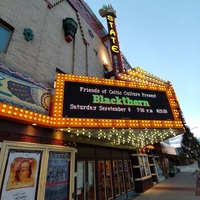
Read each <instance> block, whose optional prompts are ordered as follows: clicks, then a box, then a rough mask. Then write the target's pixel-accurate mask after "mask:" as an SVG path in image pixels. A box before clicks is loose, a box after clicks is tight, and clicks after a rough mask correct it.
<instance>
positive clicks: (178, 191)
mask: <svg viewBox="0 0 200 200" xmlns="http://www.w3.org/2000/svg"><path fill="white" fill-rule="evenodd" d="M180 169H181V172H180V173H178V174H176V175H175V177H170V178H167V179H165V180H164V181H163V182H160V183H158V184H156V185H155V186H153V187H152V188H150V189H149V190H147V191H146V192H144V193H141V194H140V195H139V196H137V197H135V198H134V200H179V199H180V200H197V199H198V200H199V199H200V179H197V174H196V173H195V174H194V175H192V173H193V172H195V171H196V169H197V164H196V163H194V164H192V165H188V166H181V167H180Z"/></svg>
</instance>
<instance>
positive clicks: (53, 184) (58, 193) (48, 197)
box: [45, 151, 71, 200]
mask: <svg viewBox="0 0 200 200" xmlns="http://www.w3.org/2000/svg"><path fill="white" fill-rule="evenodd" d="M70 160H71V153H69V152H58V151H50V152H49V160H48V170H47V179H46V180H47V181H46V189H45V200H68V199H69V179H70Z"/></svg>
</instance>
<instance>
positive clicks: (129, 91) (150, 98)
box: [63, 81, 174, 120]
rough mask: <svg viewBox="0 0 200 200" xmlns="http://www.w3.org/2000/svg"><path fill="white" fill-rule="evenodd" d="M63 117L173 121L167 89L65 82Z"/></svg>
mask: <svg viewBox="0 0 200 200" xmlns="http://www.w3.org/2000/svg"><path fill="white" fill-rule="evenodd" d="M63 117H71V118H99V119H137V120H140V119H141V120H174V116H173V113H172V110H171V107H170V104H169V101H168V97H167V94H166V92H163V91H154V90H143V89H135V88H125V87H117V86H108V85H97V84H89V83H78V82H68V81H66V82H65V89H64V102H63Z"/></svg>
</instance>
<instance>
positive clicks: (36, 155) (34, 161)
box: [0, 149, 42, 200]
mask: <svg viewBox="0 0 200 200" xmlns="http://www.w3.org/2000/svg"><path fill="white" fill-rule="evenodd" d="M41 155H42V151H34V150H21V149H9V152H8V157H7V162H6V167H5V171H4V179H3V182H2V188H1V198H0V199H10V200H11V199H14V200H18V199H20V200H26V199H28V200H36V197H37V185H38V177H39V169H40V162H41Z"/></svg>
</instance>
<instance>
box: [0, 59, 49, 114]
mask: <svg viewBox="0 0 200 200" xmlns="http://www.w3.org/2000/svg"><path fill="white" fill-rule="evenodd" d="M50 91H51V88H48V87H46V86H45V85H43V84H41V83H38V82H37V81H35V80H33V79H32V78H30V77H28V76H25V75H23V74H21V73H19V72H17V71H15V70H13V69H11V68H10V67H8V66H7V65H5V64H4V63H2V62H0V102H3V103H6V104H10V105H15V106H17V107H20V108H25V109H27V110H32V111H35V112H39V113H43V114H48V110H49V104H50Z"/></svg>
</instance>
